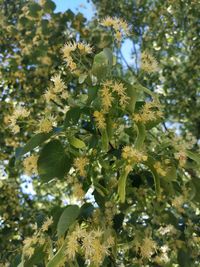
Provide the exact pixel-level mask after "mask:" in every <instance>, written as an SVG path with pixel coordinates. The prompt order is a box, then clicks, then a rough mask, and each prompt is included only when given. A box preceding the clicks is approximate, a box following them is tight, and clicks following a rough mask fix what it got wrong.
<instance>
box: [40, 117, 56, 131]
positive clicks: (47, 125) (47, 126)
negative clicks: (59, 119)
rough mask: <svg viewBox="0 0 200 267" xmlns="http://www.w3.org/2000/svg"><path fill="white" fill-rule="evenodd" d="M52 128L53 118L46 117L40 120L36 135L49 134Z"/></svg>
mask: <svg viewBox="0 0 200 267" xmlns="http://www.w3.org/2000/svg"><path fill="white" fill-rule="evenodd" d="M53 126H56V119H55V117H54V116H51V115H49V116H47V117H44V118H42V119H41V120H40V122H39V124H38V126H37V127H38V129H37V131H36V133H49V132H51V131H52V129H53Z"/></svg>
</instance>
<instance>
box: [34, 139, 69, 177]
mask: <svg viewBox="0 0 200 267" xmlns="http://www.w3.org/2000/svg"><path fill="white" fill-rule="evenodd" d="M70 167H71V159H70V158H69V157H68V156H67V155H66V154H65V151H64V148H63V146H62V144H61V143H60V141H58V140H53V141H51V142H49V143H48V144H46V145H45V146H44V147H43V149H42V151H41V153H40V156H39V159H38V173H39V176H40V178H41V179H42V180H43V181H45V182H47V181H49V180H51V179H53V178H63V177H64V174H65V173H66V172H67V171H69V169H70Z"/></svg>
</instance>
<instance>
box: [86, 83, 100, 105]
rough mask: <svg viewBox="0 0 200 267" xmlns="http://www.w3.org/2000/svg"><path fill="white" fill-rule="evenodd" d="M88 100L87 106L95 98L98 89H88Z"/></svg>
mask: <svg viewBox="0 0 200 267" xmlns="http://www.w3.org/2000/svg"><path fill="white" fill-rule="evenodd" d="M87 90H88V99H87V104H90V103H91V102H92V101H93V100H94V99H95V98H96V96H97V92H98V88H97V87H94V86H93V87H88V89H87Z"/></svg>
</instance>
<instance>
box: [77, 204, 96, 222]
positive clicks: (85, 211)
mask: <svg viewBox="0 0 200 267" xmlns="http://www.w3.org/2000/svg"><path fill="white" fill-rule="evenodd" d="M93 210H94V206H93V205H92V204H91V203H85V204H83V205H82V206H81V208H80V215H79V218H80V219H83V220H86V219H88V218H89V217H90V216H91V215H92V213H93Z"/></svg>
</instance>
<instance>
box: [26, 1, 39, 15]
mask: <svg viewBox="0 0 200 267" xmlns="http://www.w3.org/2000/svg"><path fill="white" fill-rule="evenodd" d="M40 10H41V6H40V5H38V4H37V3H34V2H32V3H31V4H30V5H29V15H30V16H32V17H37V16H38V12H39V11H40Z"/></svg>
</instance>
